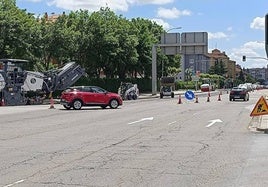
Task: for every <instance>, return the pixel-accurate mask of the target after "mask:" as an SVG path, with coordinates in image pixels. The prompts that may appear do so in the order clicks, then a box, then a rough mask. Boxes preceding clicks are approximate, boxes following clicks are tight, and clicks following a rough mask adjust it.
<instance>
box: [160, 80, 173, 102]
mask: <svg viewBox="0 0 268 187" xmlns="http://www.w3.org/2000/svg"><path fill="white" fill-rule="evenodd" d="M174 91H175V77H162V78H161V79H160V99H162V98H163V97H164V96H169V97H171V98H174Z"/></svg>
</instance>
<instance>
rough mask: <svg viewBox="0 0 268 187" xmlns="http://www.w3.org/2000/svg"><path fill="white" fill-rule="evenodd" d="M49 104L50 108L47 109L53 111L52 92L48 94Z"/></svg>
mask: <svg viewBox="0 0 268 187" xmlns="http://www.w3.org/2000/svg"><path fill="white" fill-rule="evenodd" d="M49 98H50V99H49V102H50V107H49V109H54V108H55V107H54V99H53V96H52V92H50V94H49Z"/></svg>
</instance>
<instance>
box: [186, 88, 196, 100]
mask: <svg viewBox="0 0 268 187" xmlns="http://www.w3.org/2000/svg"><path fill="white" fill-rule="evenodd" d="M184 96H185V98H186V99H188V100H193V99H194V92H193V91H191V90H188V91H186V92H185V94H184Z"/></svg>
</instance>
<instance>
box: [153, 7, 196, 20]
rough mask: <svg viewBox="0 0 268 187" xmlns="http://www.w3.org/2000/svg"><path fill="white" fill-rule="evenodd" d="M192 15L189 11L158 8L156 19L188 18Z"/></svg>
mask: <svg viewBox="0 0 268 187" xmlns="http://www.w3.org/2000/svg"><path fill="white" fill-rule="evenodd" d="M191 14H192V13H191V11H189V10H178V9H177V8H175V7H173V8H172V9H166V8H161V7H160V8H158V11H157V17H161V18H166V19H175V18H179V17H180V16H190V15H191Z"/></svg>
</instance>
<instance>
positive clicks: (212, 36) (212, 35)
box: [208, 32, 228, 40]
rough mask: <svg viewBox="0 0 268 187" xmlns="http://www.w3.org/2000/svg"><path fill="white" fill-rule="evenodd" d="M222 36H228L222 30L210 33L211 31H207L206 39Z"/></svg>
mask: <svg viewBox="0 0 268 187" xmlns="http://www.w3.org/2000/svg"><path fill="white" fill-rule="evenodd" d="M222 38H226V39H228V36H227V35H226V34H225V33H223V32H215V33H212V32H208V39H210V40H211V39H222Z"/></svg>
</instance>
